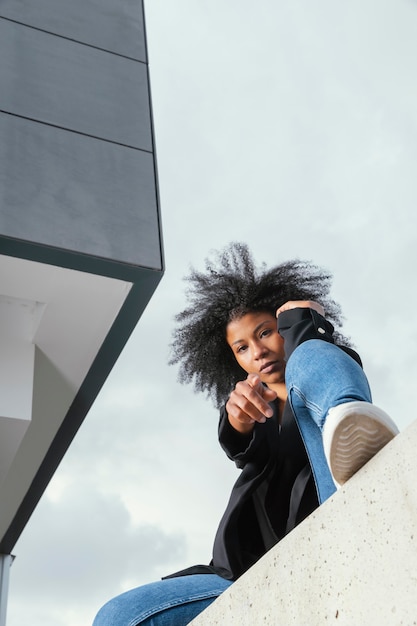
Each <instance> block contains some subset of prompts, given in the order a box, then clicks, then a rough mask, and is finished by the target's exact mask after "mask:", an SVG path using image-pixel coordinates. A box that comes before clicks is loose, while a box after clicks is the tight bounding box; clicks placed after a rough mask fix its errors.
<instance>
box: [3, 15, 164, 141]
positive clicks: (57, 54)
mask: <svg viewBox="0 0 417 626" xmlns="http://www.w3.org/2000/svg"><path fill="white" fill-rule="evenodd" d="M0 58H1V63H0V85H1V90H0V109H1V110H3V111H7V112H10V113H14V114H16V115H22V116H24V117H28V118H31V119H35V120H39V121H42V122H45V123H47V124H54V125H57V126H60V127H62V128H68V129H72V130H75V131H77V132H82V133H87V134H90V135H93V136H96V137H101V138H104V139H108V140H110V141H117V142H119V143H123V144H126V145H130V146H135V147H137V148H140V149H144V150H151V149H152V138H151V122H150V110H149V91H148V75H147V66H146V65H145V64H143V63H140V62H138V61H132V60H130V59H126V58H124V57H120V56H117V55H114V54H111V53H109V52H103V51H101V50H97V49H95V48H91V47H88V46H84V45H81V44H79V43H75V42H73V41H69V40H67V39H62V38H61V37H56V36H55V35H50V34H48V33H44V32H42V31H39V30H34V29H33V28H28V27H27V26H21V25H20V24H15V23H14V22H9V21H7V20H4V19H0Z"/></svg>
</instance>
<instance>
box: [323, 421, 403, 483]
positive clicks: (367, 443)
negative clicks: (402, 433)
mask: <svg viewBox="0 0 417 626" xmlns="http://www.w3.org/2000/svg"><path fill="white" fill-rule="evenodd" d="M396 434H397V433H394V432H393V431H392V429H391V428H388V427H387V426H385V425H384V424H382V423H381V422H379V421H377V420H376V419H375V418H373V417H371V416H367V415H363V414H362V415H357V414H356V415H355V414H353V415H346V416H345V417H344V418H343V419H342V420H341V422H340V423H339V424H338V425H337V426H336V428H335V431H334V434H333V441H332V446H331V450H330V459H329V461H330V469H331V472H332V474H333V478H334V480H335V481H336V482H337V483H338V484H339V485H343V484H344V483H345V482H346V481H348V480H349V478H351V477H352V476H353V474H355V473H356V472H357V471H358V470H359V469H360V468H361V467H362V466H363V465H365V463H367V462H368V461H369V460H370V459H372V457H374V456H375V455H376V454H377V453H378V452H379V451H380V450H381V449H382V448H383V447H384V446H385V445H386V444H387V443H389V442H390V441H391V440H392V439H393V438H394V437H395V435H396Z"/></svg>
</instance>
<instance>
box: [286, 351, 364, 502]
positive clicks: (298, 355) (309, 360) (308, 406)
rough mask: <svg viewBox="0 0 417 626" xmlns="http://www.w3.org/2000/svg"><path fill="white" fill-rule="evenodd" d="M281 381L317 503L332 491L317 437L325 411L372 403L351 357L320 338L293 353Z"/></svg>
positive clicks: (319, 439)
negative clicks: (308, 464)
mask: <svg viewBox="0 0 417 626" xmlns="http://www.w3.org/2000/svg"><path fill="white" fill-rule="evenodd" d="M285 382H286V386H287V390H288V399H289V402H290V404H291V408H292V410H293V413H294V415H295V419H296V421H297V424H298V428H299V430H300V434H301V437H302V438H303V441H304V445H305V448H306V450H307V454H308V457H309V460H310V464H311V467H312V470H313V477H314V481H315V484H316V488H317V493H318V497H319V502H320V504H321V503H322V502H324V501H325V500H327V498H329V497H330V496H331V495H332V494H333V493H334V492H335V491H336V487H335V484H334V482H333V479H332V476H331V474H330V470H329V466H328V464H327V461H326V457H325V455H324V449H323V439H322V435H321V432H322V430H323V426H324V422H325V420H326V416H327V413H328V410H329V409H330V408H332V407H334V406H337V405H339V404H343V403H344V402H352V401H355V400H361V401H365V402H372V399H371V391H370V389H369V384H368V381H367V378H366V376H365V374H364V372H363V369H362V368H361V367H360V365H358V363H356V361H355V360H354V359H353V358H352V357H351V356H349V355H348V354H346V352H344V351H343V350H342V349H341V348H338V347H337V346H335V345H333V344H331V343H328V342H327V341H322V340H321V339H310V340H309V341H306V342H304V343H302V344H301V345H300V346H298V348H296V349H295V350H294V352H293V353H292V355H291V356H290V358H289V359H288V363H287V367H286V370H285Z"/></svg>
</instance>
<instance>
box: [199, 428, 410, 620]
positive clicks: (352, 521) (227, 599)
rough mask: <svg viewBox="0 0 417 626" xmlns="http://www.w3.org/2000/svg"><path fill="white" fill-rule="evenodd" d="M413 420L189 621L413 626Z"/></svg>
mask: <svg viewBox="0 0 417 626" xmlns="http://www.w3.org/2000/svg"><path fill="white" fill-rule="evenodd" d="M416 450H417V421H416V422H414V423H413V424H412V425H411V426H410V427H409V428H408V429H407V430H406V431H404V432H403V433H401V434H400V435H399V436H398V437H396V439H394V441H392V442H391V443H390V444H389V445H388V446H386V448H384V449H383V450H382V451H381V452H380V453H379V454H378V455H377V456H376V457H375V458H374V459H372V460H371V461H370V462H369V463H368V464H367V465H366V466H365V467H364V468H363V469H362V470H361V471H360V472H358V473H357V474H356V475H355V476H354V477H353V478H352V479H351V480H350V481H349V482H348V483H347V484H346V485H345V486H344V488H343V489H341V490H340V491H338V492H337V493H336V494H335V495H334V496H333V497H332V498H330V500H328V501H327V502H326V503H325V504H324V505H322V506H321V507H320V508H319V509H318V510H317V511H315V512H314V513H313V514H312V515H311V516H310V517H309V518H308V519H307V520H305V521H304V522H303V523H302V524H301V525H300V526H298V527H297V528H296V529H295V530H294V531H293V532H292V533H291V534H290V535H288V536H287V537H286V538H285V539H284V540H283V541H281V542H280V543H279V544H278V545H277V546H275V548H273V549H272V550H271V551H270V552H269V553H268V554H266V555H265V556H264V557H263V558H262V559H261V560H260V561H259V562H258V563H257V564H256V565H255V566H254V567H252V568H251V570H249V571H248V572H247V573H246V574H245V575H244V576H242V577H241V578H240V579H239V580H238V581H237V582H236V583H234V585H232V586H231V587H230V589H228V590H227V591H226V592H225V593H224V594H223V595H222V596H221V597H220V598H219V599H218V600H216V602H214V603H213V604H212V605H211V606H210V607H209V608H208V609H207V610H206V611H205V612H204V613H202V614H201V615H200V616H199V617H198V618H196V619H195V620H194V621H193V622H192V624H193V626H208V625H213V624H222V625H223V626H224V625H227V626H233V625H234V624H236V625H239V626H245V625H248V626H256V625H258V624H259V625H261V624H262V625H263V626H265V625H271V626H272V625H274V626H288V625H289V624H294V625H296V626H315V625H317V626H323V625H324V624H335V625H338V626H342V625H349V626H359V625H366V626H374V625H378V626H386V625H389V626H391V625H392V626H397V625H400V624H402V625H409V626H411V625H412V624H417V454H416Z"/></svg>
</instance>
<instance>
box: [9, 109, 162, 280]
mask: <svg viewBox="0 0 417 626" xmlns="http://www.w3.org/2000/svg"><path fill="white" fill-rule="evenodd" d="M0 137H1V141H0V234H2V235H5V236H7V237H12V238H17V239H23V240H26V241H30V242H37V243H40V244H45V245H47V246H54V247H58V248H63V249H65V250H70V251H75V252H80V253H84V254H87V255H93V256H97V257H102V258H106V259H111V260H113V261H119V262H121V263H128V264H133V265H138V266H142V267H150V268H153V269H158V270H160V269H161V268H162V250H161V242H160V230H159V214H158V206H157V192H156V176H155V169H154V162H153V155H152V154H150V153H147V152H141V151H140V150H134V149H132V148H126V147H124V146H119V145H117V144H112V143H109V142H105V141H100V140H97V139H93V138H90V137H86V136H83V135H77V134H75V133H71V132H67V131H63V130H60V129H57V128H54V127H51V126H46V125H43V124H37V123H35V122H31V121H28V120H24V119H21V118H17V117H14V116H11V115H6V114H0ZM0 252H1V249H0Z"/></svg>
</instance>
